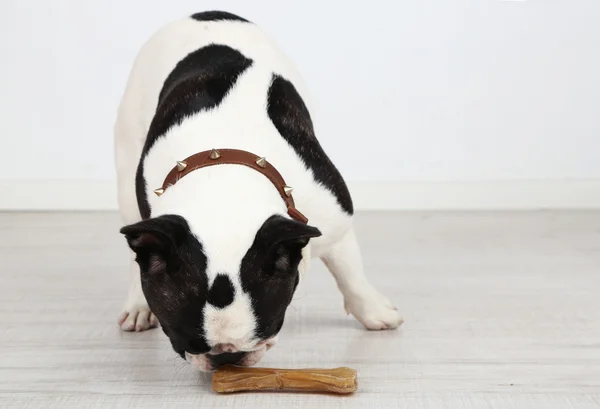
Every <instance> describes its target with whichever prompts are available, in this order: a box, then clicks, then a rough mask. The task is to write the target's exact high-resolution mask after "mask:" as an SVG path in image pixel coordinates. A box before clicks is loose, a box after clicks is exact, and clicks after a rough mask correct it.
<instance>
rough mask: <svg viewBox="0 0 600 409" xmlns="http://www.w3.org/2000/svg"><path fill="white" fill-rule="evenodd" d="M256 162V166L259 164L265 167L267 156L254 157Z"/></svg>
mask: <svg viewBox="0 0 600 409" xmlns="http://www.w3.org/2000/svg"><path fill="white" fill-rule="evenodd" d="M256 164H257V165H258V166H260V167H261V168H266V167H267V158H265V157H262V158H258V159H256Z"/></svg>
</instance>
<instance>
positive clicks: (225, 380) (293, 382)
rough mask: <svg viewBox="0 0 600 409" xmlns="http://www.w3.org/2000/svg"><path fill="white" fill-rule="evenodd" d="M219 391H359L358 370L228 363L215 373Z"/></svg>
mask: <svg viewBox="0 0 600 409" xmlns="http://www.w3.org/2000/svg"><path fill="white" fill-rule="evenodd" d="M212 387H213V389H214V390H215V392H219V393H231V392H249V391H290V392H329V393H340V394H346V393H352V392H354V391H356V388H357V381H356V370H354V369H350V368H345V367H342V368H334V369H274V368H248V367H240V366H233V365H226V366H222V367H219V368H217V370H216V371H215V372H214V373H213V378H212Z"/></svg>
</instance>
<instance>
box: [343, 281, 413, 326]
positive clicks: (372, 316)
mask: <svg viewBox="0 0 600 409" xmlns="http://www.w3.org/2000/svg"><path fill="white" fill-rule="evenodd" d="M344 307H345V309H346V312H347V313H348V314H352V315H353V316H354V317H355V318H356V319H357V320H358V321H359V322H360V323H361V324H363V325H364V326H365V328H367V329H369V330H375V331H376V330H382V329H393V328H397V327H398V326H400V325H402V323H403V322H404V320H403V319H402V317H401V316H400V313H399V312H398V309H397V308H396V307H395V306H394V304H392V302H391V301H390V300H388V298H387V297H385V296H384V295H383V294H381V293H380V292H379V291H377V290H376V289H374V288H372V287H370V288H363V289H361V290H360V291H359V292H356V293H354V294H352V295H351V296H347V297H346V298H345V300H344Z"/></svg>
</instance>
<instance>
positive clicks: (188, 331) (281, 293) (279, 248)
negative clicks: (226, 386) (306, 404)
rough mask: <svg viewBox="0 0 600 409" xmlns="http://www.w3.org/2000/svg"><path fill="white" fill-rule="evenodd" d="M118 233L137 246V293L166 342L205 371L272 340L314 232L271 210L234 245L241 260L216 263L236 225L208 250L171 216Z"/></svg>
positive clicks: (248, 355)
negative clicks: (246, 241)
mask: <svg viewBox="0 0 600 409" xmlns="http://www.w3.org/2000/svg"><path fill="white" fill-rule="evenodd" d="M121 233H123V234H124V235H125V237H126V238H127V241H128V244H129V246H130V247H131V249H132V250H133V251H134V252H135V253H136V256H137V257H136V261H137V263H138V264H139V267H140V273H141V281H142V289H143V292H144V295H145V297H146V300H147V301H148V304H149V305H150V308H151V310H152V311H153V312H154V314H155V315H156V317H157V318H158V320H159V322H160V324H161V326H162V328H163V331H164V332H165V334H166V335H167V336H168V337H169V339H170V341H171V344H172V346H173V349H174V350H175V351H176V352H177V353H178V354H179V355H180V356H182V357H183V358H185V359H187V360H188V361H190V362H191V363H193V364H196V366H198V367H199V368H200V369H202V370H207V371H209V370H212V369H214V367H215V366H216V365H218V364H226V363H233V364H241V365H252V364H254V363H256V362H258V360H259V359H260V357H262V354H263V353H264V351H265V350H266V349H267V348H268V347H269V346H270V345H272V344H273V343H274V342H275V337H276V335H277V334H278V332H279V331H280V329H281V327H282V325H283V321H284V317H285V312H286V309H287V307H288V305H289V304H290V302H291V300H292V296H293V294H294V291H295V289H296V286H297V285H298V281H299V265H300V263H301V262H302V260H303V253H304V249H305V248H306V246H307V244H308V242H309V240H310V239H311V238H313V237H318V236H320V235H321V233H320V232H319V230H318V229H316V228H314V227H311V226H307V225H305V224H302V223H299V222H297V221H295V220H291V219H289V218H286V217H283V216H280V215H273V216H271V217H269V218H268V219H267V220H266V221H264V223H263V224H262V225H261V226H260V228H259V229H258V231H256V234H255V235H254V240H253V241H252V243H251V245H250V246H249V247H246V248H245V249H243V251H241V252H238V253H239V254H242V253H243V257H242V258H241V260H239V261H234V263H235V264H230V267H229V268H227V269H225V270H221V268H222V267H220V266H219V263H218V262H214V261H213V260H218V259H219V258H222V257H224V255H226V254H229V253H228V251H227V250H228V246H232V245H235V244H234V243H235V237H234V236H235V232H231V236H229V238H228V236H227V235H226V234H222V235H221V236H220V237H221V239H220V240H219V244H218V245H216V246H215V245H214V243H213V244H211V246H210V250H208V249H207V248H206V247H205V246H204V245H203V242H202V240H201V238H200V237H197V236H196V235H195V234H194V233H193V232H192V231H191V230H190V226H189V224H188V222H187V221H186V219H185V218H183V217H181V216H178V215H162V216H159V217H154V218H151V219H148V220H144V221H141V222H139V223H136V224H133V225H129V226H125V227H123V228H122V229H121ZM199 235H201V233H200V234H199ZM228 241H230V243H229V242H228ZM211 252H212V253H213V254H211ZM236 265H237V267H236ZM226 270H229V271H226Z"/></svg>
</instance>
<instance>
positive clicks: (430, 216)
mask: <svg viewBox="0 0 600 409" xmlns="http://www.w3.org/2000/svg"><path fill="white" fill-rule="evenodd" d="M118 227H119V219H118V217H117V215H116V214H113V213H80V214H16V213H5V214H0V271H1V275H0V407H1V408H19V409H23V408H44V409H47V408H72V407H81V408H100V407H103V408H104V407H109V408H144V409H148V408H179V407H189V408H196V409H200V408H213V407H214V408H216V407H239V408H302V409H304V408H313V407H316V405H320V407H321V408H323V409H324V408H338V407H339V408H377V409H387V408H405V407H406V408H411V409H418V408H473V409H475V408H476V409H482V408H513V407H514V408H533V409H538V408H539V409H552V408H560V409H568V408H600V212H592V211H589V212H539V213H368V214H360V215H359V216H358V218H357V227H358V232H359V239H360V240H361V242H362V246H363V249H364V259H365V263H366V267H367V270H368V272H369V275H370V277H371V279H372V281H373V282H374V283H375V284H376V285H377V286H378V287H380V288H381V289H382V290H383V291H384V292H385V293H386V294H388V295H389V296H390V297H391V298H392V299H393V300H394V301H395V302H396V304H397V305H398V307H399V308H400V310H401V312H402V313H403V315H404V318H405V321H406V322H405V324H404V325H403V327H402V328H401V329H399V330H396V331H389V332H368V331H365V330H363V329H362V328H361V327H360V325H359V324H358V323H357V322H355V321H354V320H353V319H352V318H350V317H347V316H346V315H345V314H344V313H343V308H342V299H341V296H340V294H339V293H338V291H337V290H336V288H335V285H334V282H333V280H332V278H331V277H330V276H329V275H328V273H327V272H326V271H325V269H324V268H323V267H322V266H321V265H319V264H318V263H315V265H314V268H313V270H312V271H311V273H310V275H309V277H308V278H307V279H306V281H304V282H303V283H302V285H301V287H300V289H299V291H298V293H297V296H296V299H295V301H294V302H293V307H292V308H290V309H289V311H288V315H287V321H286V325H285V326H284V329H283V331H282V334H281V337H280V342H279V344H278V345H277V346H276V347H275V348H273V349H272V350H271V351H269V353H268V354H267V356H266V357H265V358H264V360H263V361H262V362H261V365H264V366H274V367H291V368H296V367H334V366H342V365H344V366H350V367H353V368H356V369H358V374H359V390H358V392H357V393H356V394H354V395H353V396H349V397H336V396H319V395H307V394H304V395H298V394H269V393H263V394H241V395H235V396H218V395H216V394H215V393H213V392H212V391H211V389H210V375H207V374H201V373H197V372H195V371H194V370H193V369H192V368H191V367H190V366H189V365H188V364H186V363H185V362H183V361H182V360H181V359H179V358H178V357H176V356H175V353H174V352H172V350H171V349H170V346H169V344H168V341H167V339H166V337H165V336H164V335H163V333H162V331H160V330H152V331H149V332H145V333H138V334H135V333H123V332H121V331H120V330H119V328H118V327H117V324H116V319H117V315H118V313H119V311H120V307H121V305H122V302H123V299H124V296H125V293H126V288H127V286H126V283H127V263H128V258H127V253H126V247H125V242H124V240H123V239H122V238H121V237H120V235H119V234H118Z"/></svg>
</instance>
